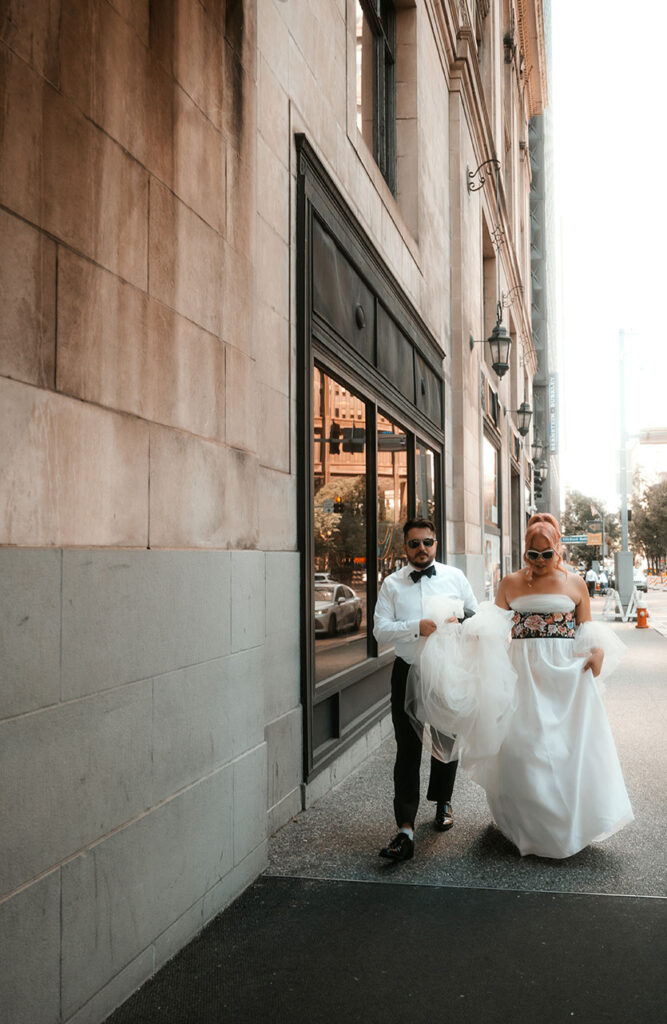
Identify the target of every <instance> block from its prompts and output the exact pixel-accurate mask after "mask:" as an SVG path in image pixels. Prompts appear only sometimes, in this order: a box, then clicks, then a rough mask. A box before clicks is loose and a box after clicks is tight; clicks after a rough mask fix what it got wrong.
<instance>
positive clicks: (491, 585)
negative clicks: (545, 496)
mask: <svg viewBox="0 0 667 1024" xmlns="http://www.w3.org/2000/svg"><path fill="white" fill-rule="evenodd" d="M483 472H484V487H483V492H484V576H485V589H486V597H487V599H488V600H493V598H494V597H495V594H496V590H497V588H498V584H499V583H500V511H499V505H500V501H499V495H500V490H499V479H498V449H497V448H496V447H495V445H493V444H492V443H491V441H489V439H488V438H487V437H485V438H484V458H483Z"/></svg>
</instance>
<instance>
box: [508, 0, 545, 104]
mask: <svg viewBox="0 0 667 1024" xmlns="http://www.w3.org/2000/svg"><path fill="white" fill-rule="evenodd" d="M515 3H516V10H517V17H518V24H517V30H518V33H519V46H520V50H521V54H522V57H523V61H524V63H523V66H522V68H521V77H522V78H523V81H524V82H525V86H526V105H527V108H528V116H529V117H535V116H536V115H537V114H541V113H543V111H544V108H545V107H546V105H547V100H548V86H547V55H546V47H545V44H544V10H543V8H542V0H515Z"/></svg>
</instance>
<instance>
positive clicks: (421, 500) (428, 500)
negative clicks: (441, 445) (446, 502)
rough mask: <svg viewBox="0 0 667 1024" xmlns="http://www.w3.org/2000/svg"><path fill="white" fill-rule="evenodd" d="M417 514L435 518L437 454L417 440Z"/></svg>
mask: <svg viewBox="0 0 667 1024" xmlns="http://www.w3.org/2000/svg"><path fill="white" fill-rule="evenodd" d="M416 469H417V515H418V516H419V517H421V518H423V519H433V520H435V455H434V453H433V452H432V451H431V449H430V448H427V447H426V445H425V444H424V443H423V442H422V441H418V442H417V467H416Z"/></svg>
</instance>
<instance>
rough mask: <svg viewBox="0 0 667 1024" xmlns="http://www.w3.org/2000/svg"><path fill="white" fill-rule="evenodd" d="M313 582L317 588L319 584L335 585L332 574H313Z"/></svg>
mask: <svg viewBox="0 0 667 1024" xmlns="http://www.w3.org/2000/svg"><path fill="white" fill-rule="evenodd" d="M313 580H314V581H315V585H316V586H317V584H318V583H333V582H334V581H333V580H332V579H331V573H330V572H316V573H313Z"/></svg>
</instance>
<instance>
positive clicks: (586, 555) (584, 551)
mask: <svg viewBox="0 0 667 1024" xmlns="http://www.w3.org/2000/svg"><path fill="white" fill-rule="evenodd" d="M591 506H592V507H593V508H596V509H597V510H598V512H599V516H596V515H594V514H593V513H592V512H591ZM600 516H604V528H605V538H604V539H605V541H606V542H607V545H608V548H609V551H615V550H616V549H617V548H618V547H619V546H620V539H621V524H620V521H619V518H618V515H617V514H616V513H615V512H607V509H606V506H605V504H604V502H603V501H600V499H599V498H592V497H591V496H590V495H588V494H582V492H581V491H568V493H567V496H566V498H565V511H564V512H563V515H562V517H561V522H560V527H561V530H562V532H563V533H564V534H572V533H586V532H587V530H586V526H587V524H588V523H589V522H590V521H591V519H598V518H600ZM567 550H568V560H569V561H570V562H573V563H574V564H575V565H577V564H578V563H579V562H580V561H584V562H590V561H591V559H592V558H599V557H600V555H601V553H602V550H601V547H600V546H599V545H598V546H595V547H590V546H589V545H588V544H568V546H567Z"/></svg>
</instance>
